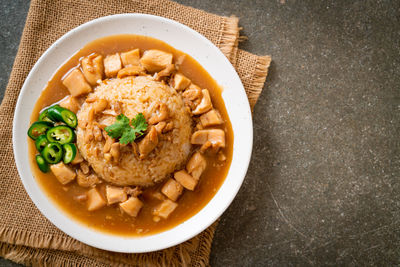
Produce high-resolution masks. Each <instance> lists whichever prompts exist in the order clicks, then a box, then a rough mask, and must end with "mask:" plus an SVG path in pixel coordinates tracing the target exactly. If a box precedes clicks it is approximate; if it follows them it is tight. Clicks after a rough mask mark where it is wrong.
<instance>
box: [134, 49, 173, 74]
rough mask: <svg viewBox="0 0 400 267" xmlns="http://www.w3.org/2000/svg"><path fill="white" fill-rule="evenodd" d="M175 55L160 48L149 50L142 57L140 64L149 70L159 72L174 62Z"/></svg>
mask: <svg viewBox="0 0 400 267" xmlns="http://www.w3.org/2000/svg"><path fill="white" fill-rule="evenodd" d="M172 59H173V55H172V54H171V53H167V52H164V51H160V50H156V49H153V50H147V51H145V52H144V53H143V56H142V58H141V59H140V64H141V65H142V66H143V67H144V68H145V69H146V70H147V71H148V72H158V71H160V70H163V69H165V68H166V67H167V66H168V65H169V64H172Z"/></svg>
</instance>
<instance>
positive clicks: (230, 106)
mask: <svg viewBox="0 0 400 267" xmlns="http://www.w3.org/2000/svg"><path fill="white" fill-rule="evenodd" d="M116 34H138V35H145V36H150V37H154V38H157V39H159V40H162V41H164V42H166V43H167V44H169V45H171V46H173V47H174V48H176V49H178V50H181V51H183V52H184V53H187V54H189V55H190V56H192V57H193V58H194V59H195V60H197V61H198V62H199V63H200V64H201V65H202V66H203V67H204V68H205V69H206V70H207V71H208V73H210V74H211V76H212V77H213V78H214V79H215V80H216V81H217V83H218V84H219V85H220V86H221V87H222V88H223V93H222V97H223V99H224V101H225V105H226V108H227V111H228V114H229V117H230V119H231V122H232V127H233V132H234V148H233V158H232V164H231V167H230V170H229V173H228V175H227V177H226V179H225V181H224V183H223V184H222V186H221V188H220V189H219V190H218V192H217V193H216V195H215V196H214V197H213V198H212V199H211V201H210V202H209V203H208V204H207V205H206V206H205V207H204V208H203V209H202V210H200V211H199V212H198V213H197V214H195V215H194V216H193V217H191V218H190V219H188V220H186V221H185V222H183V223H181V224H179V225H177V226H175V227H174V228H172V229H170V230H167V231H164V232H161V233H158V234H154V235H149V236H143V237H121V236H117V235H112V234H108V233H104V232H100V231H97V230H94V229H91V228H89V227H88V226H86V225H83V224H81V223H80V222H78V221H76V220H74V219H72V218H70V216H69V215H68V214H66V213H65V212H64V211H63V210H61V209H60V208H58V207H57V206H56V204H55V203H53V202H52V201H49V198H48V197H47V196H46V194H45V193H44V192H43V190H42V189H41V187H40V186H39V184H38V182H37V181H36V180H35V178H34V177H33V175H32V172H31V169H30V164H29V158H28V139H27V136H26V132H27V129H28V128H29V124H30V121H29V120H30V117H31V113H32V110H33V108H34V105H35V103H36V101H37V99H38V97H39V95H40V93H41V91H42V90H43V88H45V86H46V83H47V81H49V80H50V79H51V77H52V76H53V74H54V73H55V72H56V71H57V69H58V68H59V67H60V66H62V65H63V64H64V62H66V61H67V60H68V59H69V58H70V57H71V56H72V55H73V54H75V53H76V52H77V51H78V50H79V49H81V48H82V47H83V46H84V45H86V44H87V43H89V42H91V41H93V40H95V39H98V38H101V37H105V36H109V35H116ZM252 143H253V125H252V119H251V111H250V107H249V102H248V99H247V97H246V93H245V90H244V88H243V85H242V83H241V81H240V79H239V76H238V75H237V73H236V71H235V69H234V68H233V67H232V65H231V64H230V62H229V61H228V59H227V58H226V57H225V56H224V55H223V54H222V53H221V51H220V50H219V49H218V48H217V47H216V46H214V45H213V44H212V43H211V42H210V41H209V40H207V39H206V38H205V37H204V36H202V35H201V34H199V33H197V32H196V31H194V30H192V29H190V28H189V27H187V26H184V25H182V24H180V23H178V22H176V21H173V20H169V19H165V18H162V17H157V16H152V15H144V14H120V15H113V16H107V17H102V18H99V19H96V20H93V21H90V22H88V23H85V24H83V25H81V26H79V27H77V28H75V29H73V30H71V31H70V32H68V33H67V34H65V35H64V36H62V37H61V38H60V39H59V40H57V41H56V42H55V43H54V44H53V45H52V46H50V48H49V49H48V50H47V51H46V52H45V53H44V54H43V55H42V56H41V57H40V59H39V60H38V61H37V62H36V64H35V66H34V67H33V68H32V70H31V72H30V73H29V75H28V77H27V78H26V80H25V83H24V85H23V87H22V89H21V92H20V95H19V97H18V102H17V105H16V109H15V114H14V123H13V146H14V155H15V162H16V165H17V168H18V172H19V175H20V177H21V180H22V183H23V184H24V186H25V190H26V191H27V192H28V194H29V196H30V198H31V199H32V201H33V202H34V203H35V205H36V207H37V208H38V209H39V210H40V211H41V212H42V214H43V215H44V216H45V217H46V218H47V219H48V220H50V221H51V222H52V223H53V224H54V225H55V226H56V227H58V228H59V229H60V230H61V231H63V232H64V233H66V234H67V235H69V236H71V237H73V238H75V239H77V240H79V241H81V242H83V243H86V244H88V245H90V246H93V247H96V248H100V249H104V250H109V251H115V252H129V253H141V252H150V251H155V250H160V249H164V248H167V247H171V246H174V245H176V244H179V243H182V242H184V241H186V240H188V239H190V238H192V237H194V236H195V235H197V234H199V233H200V232H202V231H203V230H205V229H206V228H207V227H208V226H210V225H211V224H212V223H213V222H214V221H216V220H217V219H218V217H220V216H221V214H222V213H223V212H224V211H225V210H226V209H227V207H228V206H229V205H230V203H231V202H232V200H233V199H234V197H235V196H236V194H237V192H238V190H239V188H240V186H241V185H242V182H243V179H244V177H245V175H246V171H247V168H248V165H249V161H250V157H251V151H252Z"/></svg>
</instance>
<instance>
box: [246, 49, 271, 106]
mask: <svg viewBox="0 0 400 267" xmlns="http://www.w3.org/2000/svg"><path fill="white" fill-rule="evenodd" d="M270 65H271V57H270V56H260V57H258V59H257V63H256V66H255V70H254V77H253V83H252V84H251V85H250V86H247V87H246V93H247V97H248V99H249V103H250V108H251V111H253V110H254V106H255V105H256V103H257V100H258V98H259V97H260V94H261V91H262V89H263V86H264V83H265V80H266V79H267V75H268V69H269V66H270Z"/></svg>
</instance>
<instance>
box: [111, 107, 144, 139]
mask: <svg viewBox="0 0 400 267" xmlns="http://www.w3.org/2000/svg"><path fill="white" fill-rule="evenodd" d="M131 124H132V126H133V127H134V128H132V127H131V126H130V124H129V118H128V117H126V116H125V115H124V114H120V115H118V116H117V117H116V121H115V123H114V124H111V125H110V126H107V127H106V128H105V129H104V130H105V131H106V132H107V134H108V135H109V136H111V137H112V138H115V139H119V142H120V143H121V144H129V143H131V142H133V141H135V139H136V137H137V136H141V135H143V134H144V131H146V130H147V126H148V125H147V123H146V119H145V117H144V116H143V114H142V113H139V114H137V115H136V117H135V118H133V119H132V121H131Z"/></svg>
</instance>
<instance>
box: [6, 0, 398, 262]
mask: <svg viewBox="0 0 400 267" xmlns="http://www.w3.org/2000/svg"><path fill="white" fill-rule="evenodd" d="M179 2H181V3H184V4H187V5H191V6H193V7H196V8H201V9H204V10H206V11H209V12H213V13H217V14H220V15H227V16H229V15H232V14H234V15H236V16H238V17H239V18H240V25H241V26H242V27H243V29H244V30H243V32H242V34H243V35H246V36H248V37H249V39H248V40H247V41H246V42H243V43H242V44H241V45H240V47H241V48H243V49H246V50H248V51H250V52H253V53H257V54H262V55H263V54H270V55H272V58H273V62H272V65H271V69H270V74H269V76H268V79H267V84H266V86H265V88H264V91H263V93H262V95H261V97H260V100H259V102H258V104H257V106H256V108H255V111H254V148H253V156H252V161H251V164H250V168H249V171H248V174H247V176H246V179H245V182H244V184H243V187H242V188H241V190H240V192H239V194H238V196H237V198H236V199H235V200H234V202H233V203H232V205H231V206H230V208H229V209H228V210H227V211H226V212H225V214H224V215H223V217H222V220H221V223H220V225H219V227H218V230H217V232H216V235H215V240H214V243H213V247H212V253H211V265H213V266H265V265H278V266H279V265H365V264H371V265H394V264H399V263H400V230H399V229H400V183H399V176H400V157H399V156H400V142H399V140H400V138H399V133H400V1H375V0H373V1H344V0H343V1H294V0H286V1H285V0H280V1H278V0H276V1H272V0H271V1H262V0H253V1H231V0H222V1H215V0H206V1H201V0H180V1H179ZM28 5H29V3H28V2H27V1H23V0H20V1H15V0H2V1H1V2H0V16H1V18H2V19H1V22H0V25H1V27H0V29H1V38H0V55H1V59H2V60H1V64H0V68H1V69H0V88H1V93H3V92H4V90H5V87H6V84H7V80H8V76H9V73H10V71H11V67H12V63H13V60H14V57H15V54H16V51H17V48H18V43H19V38H20V35H21V32H22V29H23V26H24V21H25V17H26V13H27V10H28ZM0 264H3V265H8V266H14V265H15V264H13V263H10V262H8V261H5V260H1V261H0Z"/></svg>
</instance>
